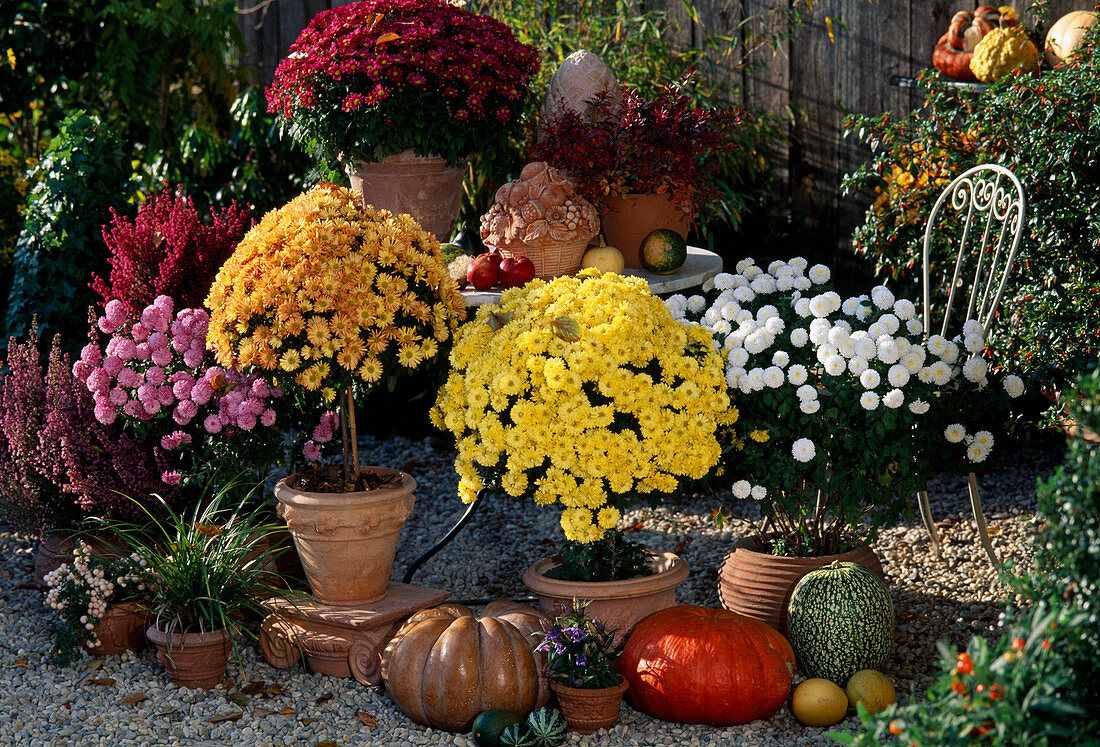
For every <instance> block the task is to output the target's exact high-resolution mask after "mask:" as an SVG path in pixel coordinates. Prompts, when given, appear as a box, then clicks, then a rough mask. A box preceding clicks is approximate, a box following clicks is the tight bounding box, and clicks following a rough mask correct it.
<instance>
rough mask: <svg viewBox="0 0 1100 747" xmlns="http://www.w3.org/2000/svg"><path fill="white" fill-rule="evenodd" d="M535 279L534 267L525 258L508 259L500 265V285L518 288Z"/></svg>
mask: <svg viewBox="0 0 1100 747" xmlns="http://www.w3.org/2000/svg"><path fill="white" fill-rule="evenodd" d="M533 277H535V265H534V263H533V262H531V260H529V259H527V257H515V258H513V257H508V258H506V259H505V260H504V261H502V262H501V263H500V285H501V286H502V287H504V288H518V287H519V286H521V285H523V284H524V283H526V282H527V281H528V280H530V279H531V278H533Z"/></svg>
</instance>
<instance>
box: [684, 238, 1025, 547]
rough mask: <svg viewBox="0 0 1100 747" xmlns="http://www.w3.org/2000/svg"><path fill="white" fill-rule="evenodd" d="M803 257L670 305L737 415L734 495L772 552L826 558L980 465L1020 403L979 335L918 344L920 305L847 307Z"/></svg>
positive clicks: (896, 301)
mask: <svg viewBox="0 0 1100 747" xmlns="http://www.w3.org/2000/svg"><path fill="white" fill-rule="evenodd" d="M829 279H830V271H829V269H828V268H827V267H825V266H824V265H815V266H813V267H808V263H807V262H806V260H805V259H802V258H795V259H792V260H790V261H789V262H783V261H778V260H777V261H775V262H772V263H771V264H770V265H768V267H767V268H766V269H765V268H761V267H758V266H757V265H756V264H755V262H754V261H753V260H752V259H743V260H741V261H740V262H738V263H737V266H736V272H735V273H720V274H719V275H717V276H716V277H715V278H714V280H713V281H709V282H708V283H707V286H706V287H707V290H706V291H705V292H704V294H702V295H695V296H692V297H691V298H686V297H684V296H683V295H674V296H672V297H670V298H669V299H668V300H667V301H666V304H667V306H668V308H669V310H670V312H671V314H672V316H673V317H674V318H676V319H682V320H685V321H689V322H693V323H696V324H699V325H700V326H701V327H702V328H703V329H706V330H709V331H710V332H711V333H712V334H714V338H715V340H716V341H717V343H718V345H719V346H720V348H721V350H722V355H723V356H724V358H725V373H726V383H727V384H728V386H729V389H730V397H731V399H732V401H733V405H734V406H735V407H736V408H737V410H738V412H739V415H740V417H739V421H738V432H737V433H736V434H735V433H733V432H732V431H727V432H726V433H725V434H724V435H725V437H724V439H723V443H724V446H725V448H726V455H725V456H726V460H725V468H726V472H727V476H728V479H730V480H732V481H733V484H732V490H733V495H734V497H736V498H739V499H750V498H751V499H755V500H759V501H762V502H763V513H764V516H766V517H767V518H768V519H769V520H770V522H771V524H772V526H773V527H774V530H775V531H777V532H778V533H779V538H778V539H777V540H776V541H775V542H774V543H773V545H772V549H773V551H774V552H776V553H777V554H789V555H800V556H802V555H811V556H814V555H830V554H835V553H838V552H843V551H844V550H846V549H849V548H850V547H851V546H852V544H853V543H854V542H856V541H860V540H862V539H864V538H866V539H873V537H874V534H875V531H876V530H877V528H878V527H881V526H884V525H887V524H889V523H891V522H893V521H895V520H897V518H898V517H899V516H900V514H901V511H902V510H903V508H904V507H905V506H907V505H909V503H910V501H911V499H912V496H913V494H914V493H915V492H917V491H918V490H921V489H923V487H924V485H925V484H926V482H927V480H928V478H929V476H930V475H931V472H932V471H933V469H936V470H940V469H944V468H947V467H951V466H955V467H957V468H959V469H962V470H963V471H968V470H970V469H973V467H974V465H977V464H980V463H982V462H985V461H986V460H987V458H988V457H989V454H990V452H991V450H992V448H993V444H994V436H993V432H992V431H993V429H994V428H995V425H996V424H997V422H998V421H997V417H996V416H997V413H998V411H1000V412H1002V413H1003V411H1004V409H1005V408H1004V405H1005V402H1006V401H1007V399H1008V398H1009V396H1019V395H1020V394H1021V393H1022V392H1023V382H1022V381H1021V380H1020V379H1019V378H1018V377H1015V376H1008V377H1004V378H1003V379H1002V378H1001V377H1000V376H994V375H993V374H992V373H991V371H990V368H989V363H988V361H987V360H986V359H985V358H984V357H982V351H983V349H984V347H985V343H984V338H983V336H982V330H981V325H980V324H978V323H977V322H968V323H967V324H966V326H965V327H964V328H963V330H962V332H963V334H962V335H961V336H959V337H957V338H955V339H950V340H949V339H946V338H944V337H941V336H939V335H932V336H931V337H929V338H928V340H927V342H925V341H924V330H923V328H922V323H921V320H920V319H918V318H917V308H916V306H915V305H914V304H913V303H912V302H911V301H908V300H906V299H903V298H895V296H894V294H893V293H892V292H890V290H888V289H887V288H886V287H884V286H877V287H875V288H874V289H872V291H871V293H870V295H869V296H868V295H862V296H858V297H852V298H849V299H847V300H841V297H840V295H838V294H837V293H836V292H835V291H831V290H828V289H827V287H826V286H825V284H826V283H827V282H828V281H829Z"/></svg>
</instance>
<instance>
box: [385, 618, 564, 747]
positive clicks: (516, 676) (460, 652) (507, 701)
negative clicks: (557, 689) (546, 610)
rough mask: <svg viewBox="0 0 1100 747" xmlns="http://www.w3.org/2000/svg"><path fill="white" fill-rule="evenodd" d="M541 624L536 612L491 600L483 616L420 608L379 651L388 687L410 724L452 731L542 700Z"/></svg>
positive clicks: (544, 693)
mask: <svg viewBox="0 0 1100 747" xmlns="http://www.w3.org/2000/svg"><path fill="white" fill-rule="evenodd" d="M538 629H540V626H539V613H538V612H536V611H535V610H534V609H531V608H530V607H522V606H519V605H508V604H497V603H494V604H493V605H489V607H486V609H485V611H484V612H483V613H482V615H481V617H474V615H473V613H472V612H470V610H469V609H467V608H466V607H463V606H462V605H460V604H444V605H441V606H439V607H434V608H432V609H428V610H422V611H420V612H417V613H416V614H415V615H413V616H412V617H410V618H409V621H408V622H407V623H405V624H404V625H403V626H401V629H400V630H398V631H397V634H396V635H394V637H393V639H391V640H390V642H389V644H388V645H387V646H386V649H385V651H383V653H382V680H383V681H384V682H385V684H386V692H387V693H389V696H390V697H391V698H393V701H394V702H395V703H397V705H398V706H399V707H400V708H401V710H403V711H404V712H405V713H406V714H408V716H409V718H411V719H412V720H413V721H416V722H417V723H420V724H424V725H426V726H432V727H435V728H437V729H445V730H447V731H454V732H465V731H469V730H470V725H471V724H472V723H473V721H474V719H475V718H476V717H477V715H478V714H480V713H482V712H484V711H487V710H489V709H490V708H506V709H508V710H510V711H515V712H517V713H526V712H528V711H530V710H532V709H534V708H537V707H538V706H543V705H546V704H547V703H549V701H550V695H549V691H548V690H547V688H546V684H545V680H544V679H543V678H542V677H541V674H542V666H543V660H542V654H539V653H536V652H535V651H534V650H533V647H534V643H535V642H534V640H533V638H532V637H531V635H530V634H531V633H532V632H533V631H534V630H538Z"/></svg>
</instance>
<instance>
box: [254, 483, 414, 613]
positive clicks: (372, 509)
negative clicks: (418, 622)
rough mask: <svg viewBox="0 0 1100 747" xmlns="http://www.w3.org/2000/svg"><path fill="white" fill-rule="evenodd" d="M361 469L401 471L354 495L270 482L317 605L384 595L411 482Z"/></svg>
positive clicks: (348, 604) (357, 602) (357, 601)
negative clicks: (380, 484) (387, 483)
mask: <svg viewBox="0 0 1100 747" xmlns="http://www.w3.org/2000/svg"><path fill="white" fill-rule="evenodd" d="M360 469H363V470H365V471H371V472H375V473H381V474H384V475H385V474H392V475H400V478H401V480H400V482H399V483H397V484H396V485H395V486H394V487H383V488H379V489H377V490H364V491H361V492H357V493H307V492H303V491H300V490H295V489H294V488H291V487H290V486H289V485H287V480H286V479H283V480H280V481H279V484H278V485H276V486H275V497H276V498H277V499H278V500H279V509H278V511H279V516H281V517H283V518H284V519H285V520H286V524H287V526H288V527H289V528H290V534H291V536H293V537H294V546H295V547H296V548H297V550H298V558H299V560H301V561H302V570H303V571H304V572H305V575H306V580H307V581H309V588H310V590H311V591H312V592H313V597H314V599H315V600H316V601H317V602H319V603H321V604H335V605H339V606H345V607H354V606H357V605H361V604H367V603H369V602H376V601H378V600H379V599H381V598H382V597H384V596H385V595H386V584H388V583H389V580H390V572H391V571H392V569H393V558H394V555H395V554H396V553H397V541H398V540H399V539H400V537H401V527H403V526H404V525H405V520H406V519H407V518H408V517H409V514H411V513H412V509H413V502H414V501H415V500H416V496H414V495H413V491H414V490H416V481H415V480H413V479H412V478H411V477H410V476H409V475H406V474H405V473H404V472H399V471H397V470H393V469H386V468H384V467H361V468H360Z"/></svg>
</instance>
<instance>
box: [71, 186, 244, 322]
mask: <svg viewBox="0 0 1100 747" xmlns="http://www.w3.org/2000/svg"><path fill="white" fill-rule="evenodd" d="M111 213H112V215H113V216H114V220H112V221H111V223H110V224H108V225H107V226H104V227H103V240H104V242H105V243H106V244H107V248H108V249H109V250H110V253H111V255H110V257H109V258H108V262H109V263H110V265H111V272H110V275H109V277H107V278H104V277H101V276H99V275H94V274H93V276H92V288H93V289H94V290H95V291H96V292H97V293H98V294H99V295H100V296H102V297H103V303H104V304H106V303H108V302H110V301H118V302H119V303H120V304H121V305H122V309H123V311H124V312H125V313H126V314H127V315H130V316H136V315H137V314H138V313H140V312H141V310H142V309H143V308H145V307H146V306H148V305H149V304H151V303H152V302H153V301H154V299H156V297H157V296H161V295H165V296H170V297H171V298H172V299H173V300H174V301H175V302H176V303H177V304H178V305H179V306H180V307H197V306H201V305H202V301H203V299H204V298H206V294H207V293H208V292H209V291H210V285H211V284H212V283H213V282H214V276H215V275H216V274H217V272H218V268H219V267H221V265H222V263H223V262H224V261H225V260H226V259H228V258H229V255H230V254H232V253H233V250H234V249H235V248H236V246H237V244H238V243H239V242H240V240H241V239H242V238H243V237H244V235H245V233H246V232H247V231H248V229H249V228H251V226H252V218H251V216H250V215H249V211H248V210H247V209H246V208H244V207H241V206H240V205H238V204H237V203H236V202H234V203H232V204H231V205H229V206H228V207H226V208H222V209H221V210H215V209H213V208H211V210H210V223H209V225H207V224H205V223H203V222H202V220H201V219H200V216H199V212H198V210H196V209H195V205H194V203H193V202H192V200H191V198H190V197H186V196H184V195H183V194H181V193H180V192H179V191H178V190H174V189H171V188H168V189H165V190H163V191H161V192H159V193H158V194H156V195H154V196H153V197H152V199H150V200H148V201H147V202H145V203H144V204H142V206H141V207H140V208H138V211H137V215H136V216H135V217H134V218H132V219H131V218H128V217H126V216H122V215H119V214H118V213H117V212H115V210H114V209H112V210H111Z"/></svg>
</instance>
